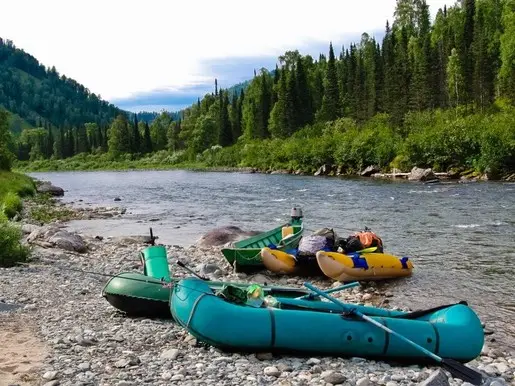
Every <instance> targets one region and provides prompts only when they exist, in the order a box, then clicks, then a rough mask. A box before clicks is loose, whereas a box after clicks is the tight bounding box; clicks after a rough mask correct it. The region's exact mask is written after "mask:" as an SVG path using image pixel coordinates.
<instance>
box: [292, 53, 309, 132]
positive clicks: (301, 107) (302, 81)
mask: <svg viewBox="0 0 515 386" xmlns="http://www.w3.org/2000/svg"><path fill="white" fill-rule="evenodd" d="M295 70H296V77H295V80H296V82H297V84H296V91H295V94H296V96H297V103H296V105H297V126H298V127H304V126H305V125H307V124H310V123H311V122H312V121H313V101H312V99H311V90H310V89H309V84H308V77H307V74H306V70H305V69H304V63H303V59H302V57H301V56H299V57H298V58H297V62H296V64H295Z"/></svg>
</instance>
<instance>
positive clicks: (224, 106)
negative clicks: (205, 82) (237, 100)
mask: <svg viewBox="0 0 515 386" xmlns="http://www.w3.org/2000/svg"><path fill="white" fill-rule="evenodd" d="M228 107H229V95H228V93H227V91H222V90H220V129H219V135H218V144H219V145H220V146H224V147H225V146H229V145H232V143H233V137H232V132H231V122H230V121H229V112H228Z"/></svg>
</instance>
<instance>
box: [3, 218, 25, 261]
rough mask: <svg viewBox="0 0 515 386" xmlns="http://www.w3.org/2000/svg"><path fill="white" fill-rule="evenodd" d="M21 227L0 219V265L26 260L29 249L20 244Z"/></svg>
mask: <svg viewBox="0 0 515 386" xmlns="http://www.w3.org/2000/svg"><path fill="white" fill-rule="evenodd" d="M21 236H22V232H21V229H20V228H18V227H16V226H14V225H12V224H10V223H9V222H7V221H0V251H1V253H0V266H2V267H12V266H13V265H16V263H18V262H24V261H27V259H28V257H29V253H30V250H29V248H27V247H26V246H24V245H21V244H20V239H21Z"/></svg>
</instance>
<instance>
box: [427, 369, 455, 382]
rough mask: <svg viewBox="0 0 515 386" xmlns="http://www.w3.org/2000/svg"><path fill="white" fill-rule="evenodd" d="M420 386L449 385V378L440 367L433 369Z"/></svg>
mask: <svg viewBox="0 0 515 386" xmlns="http://www.w3.org/2000/svg"><path fill="white" fill-rule="evenodd" d="M420 386H449V379H448V378H447V375H445V373H444V372H443V371H442V370H441V369H438V370H436V371H433V372H432V373H431V375H429V378H427V379H426V380H425V381H424V382H422V383H420Z"/></svg>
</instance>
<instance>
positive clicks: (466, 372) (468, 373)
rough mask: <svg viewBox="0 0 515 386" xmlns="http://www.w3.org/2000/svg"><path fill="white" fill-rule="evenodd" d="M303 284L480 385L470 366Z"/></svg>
mask: <svg viewBox="0 0 515 386" xmlns="http://www.w3.org/2000/svg"><path fill="white" fill-rule="evenodd" d="M304 286H306V287H307V288H309V289H310V290H311V291H313V292H316V293H317V294H319V295H320V296H322V297H324V298H326V299H327V300H330V301H331V302H333V303H335V304H338V305H339V306H340V307H342V308H343V310H344V311H346V312H348V313H349V314H351V315H356V316H358V317H359V318H361V319H363V320H365V321H367V322H369V323H372V324H373V325H375V326H377V327H379V328H380V329H382V330H385V331H386V332H389V333H390V334H392V335H394V336H396V337H397V338H399V339H401V340H403V341H404V342H406V343H408V344H410V345H411V346H413V347H415V348H416V349H417V350H419V351H421V352H423V353H424V354H425V355H427V356H429V357H431V358H432V359H434V360H435V361H436V362H438V363H439V364H440V365H441V366H442V367H443V368H444V369H446V370H447V371H449V372H450V373H451V374H452V375H453V376H454V377H456V378H460V379H462V380H464V381H465V382H469V383H472V384H473V385H478V386H479V385H481V382H482V380H483V376H482V375H481V374H480V373H478V372H477V371H475V370H473V369H471V368H470V367H467V366H465V365H464V364H462V363H460V362H458V361H455V360H454V359H445V358H441V357H439V356H438V355H436V354H434V353H432V352H431V351H429V350H426V349H425V348H424V347H422V346H419V345H418V344H416V343H415V342H413V341H411V340H409V339H408V338H406V337H404V336H402V335H401V334H399V333H397V332H395V331H393V330H391V329H390V328H388V327H386V326H384V325H383V324H381V323H379V322H378V321H376V320H374V319H372V318H370V317H368V316H367V315H364V314H362V313H361V312H359V311H358V310H356V308H353V307H349V306H347V305H346V304H345V303H343V302H341V301H339V300H337V299H335V298H333V297H332V296H330V295H328V294H326V293H324V292H323V291H322V290H320V289H318V288H316V287H314V286H313V285H312V284H311V283H304Z"/></svg>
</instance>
